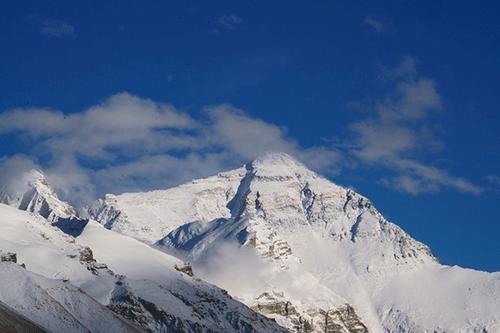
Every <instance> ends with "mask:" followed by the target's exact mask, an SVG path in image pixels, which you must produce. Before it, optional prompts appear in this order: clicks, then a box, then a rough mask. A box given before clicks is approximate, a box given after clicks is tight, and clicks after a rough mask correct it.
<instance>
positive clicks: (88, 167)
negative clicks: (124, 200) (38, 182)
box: [0, 93, 341, 203]
mask: <svg viewBox="0 0 500 333" xmlns="http://www.w3.org/2000/svg"><path fill="white" fill-rule="evenodd" d="M201 115H202V116H201V118H199V119H194V118H193V117H191V116H190V115H189V114H188V113H186V112H184V111H181V110H178V109H176V108H175V107H173V106H172V105H169V104H165V103H158V102H155V101H152V100H150V99H144V98H140V97H137V96H134V95H131V94H129V93H120V94H116V95H113V96H111V97H109V98H107V99H106V100H104V101H103V102H101V103H99V104H97V105H94V106H92V107H89V108H87V109H85V110H82V111H81V112H77V113H73V114H65V113H63V112H62V111H58V110H52V109H47V108H30V109H20V108H18V109H12V110H9V111H6V112H3V113H1V114H0V136H1V135H15V136H16V137H20V138H23V139H27V140H28V141H29V142H32V143H33V146H32V147H31V148H29V149H28V150H29V151H27V152H26V153H27V154H28V155H29V156H30V158H31V159H30V161H31V162H32V163H36V161H39V160H44V163H43V165H42V167H43V169H44V171H45V172H46V174H47V175H48V177H49V179H50V181H51V182H52V184H53V185H54V186H55V187H56V188H57V190H58V192H59V193H61V194H62V196H63V197H64V198H72V199H73V200H74V201H76V202H77V203H85V202H88V201H90V200H92V199H94V198H95V197H96V196H100V195H103V194H104V193H120V192H125V191H137V190H150V189H158V188H164V187H166V186H171V185H175V184H179V183H181V182H183V181H187V180H190V179H192V178H196V177H203V176H208V175H211V174H213V173H215V172H217V171H220V170H223V169H227V168H232V167H236V166H239V165H241V164H243V163H244V162H247V161H249V160H251V159H254V158H255V157H257V156H258V155H260V154H262V153H264V152H268V151H283V152H287V153H290V154H292V155H294V156H296V157H297V158H299V159H301V160H303V161H304V162H305V163H306V164H308V165H309V166H310V167H312V168H314V169H316V170H318V171H320V172H325V173H332V172H333V171H334V170H337V169H338V168H337V164H338V162H339V160H340V158H341V155H340V153H339V152H337V151H336V150H333V149H332V148H330V147H326V146H314V147H301V146H300V145H299V144H298V143H297V142H296V141H295V140H293V139H292V138H290V137H289V136H288V134H287V131H286V129H285V128H283V127H280V126H277V125H275V124H271V123H268V122H265V121H264V120H261V119H257V118H253V117H251V116H250V115H248V114H247V113H246V112H244V111H243V110H240V109H238V108H236V107H234V106H232V105H229V104H223V105H215V106H210V107H207V108H206V109H205V110H203V112H202V113H201ZM4 160H7V159H5V158H4ZM33 161H34V162H33ZM4 163H5V161H4Z"/></svg>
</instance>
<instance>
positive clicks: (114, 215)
mask: <svg viewBox="0 0 500 333" xmlns="http://www.w3.org/2000/svg"><path fill="white" fill-rule="evenodd" d="M244 176H245V169H244V168H240V169H237V170H234V171H230V172H224V173H220V174H218V175H217V176H214V177H210V178H207V179H203V180H199V181H198V180H194V181H192V182H191V183H188V184H184V185H181V186H179V187H176V188H172V189H169V190H162V191H151V192H145V193H125V194H121V195H111V194H108V195H106V196H105V198H104V199H99V200H98V201H96V202H95V203H94V204H93V205H91V206H90V207H88V208H87V209H86V210H84V211H82V213H81V214H80V216H82V217H90V218H93V219H95V220H96V221H98V222H99V223H101V224H103V225H104V226H105V227H106V228H108V229H111V230H114V231H117V232H120V233H122V234H125V235H129V236H131V237H134V238H136V239H139V240H141V241H144V242H146V243H149V244H152V243H155V242H156V241H158V240H159V239H161V238H162V237H164V236H165V235H167V234H168V233H169V232H170V231H172V230H174V229H175V228H177V227H179V226H181V225H183V224H186V223H190V222H194V221H199V222H208V221H211V220H213V219H216V218H219V217H230V211H229V209H228V208H227V203H228V202H229V201H230V200H231V199H232V197H233V196H234V194H235V193H236V190H237V188H238V185H239V183H240V181H241V179H242V178H243V177H244Z"/></svg>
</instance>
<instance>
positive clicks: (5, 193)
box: [0, 170, 76, 222]
mask: <svg viewBox="0 0 500 333" xmlns="http://www.w3.org/2000/svg"><path fill="white" fill-rule="evenodd" d="M0 203H4V204H7V205H10V206H14V207H16V208H18V209H21V210H26V211H28V212H32V213H37V214H40V215H42V216H43V217H45V218H46V219H47V220H49V221H50V222H55V221H56V220H57V218H69V217H71V216H74V215H75V214H76V211H75V209H74V208H73V207H71V206H70V205H69V204H68V203H66V202H64V201H62V200H60V199H59V198H58V196H57V194H56V192H55V191H54V189H53V188H52V187H51V186H50V184H49V181H48V180H47V178H46V177H45V175H44V174H43V173H42V172H41V171H39V170H30V171H28V172H26V173H24V174H23V175H21V176H20V178H19V179H16V180H15V182H13V183H12V184H0Z"/></svg>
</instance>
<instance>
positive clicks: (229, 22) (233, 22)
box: [217, 14, 245, 29]
mask: <svg viewBox="0 0 500 333" xmlns="http://www.w3.org/2000/svg"><path fill="white" fill-rule="evenodd" d="M244 23H245V20H243V19H242V18H241V17H239V16H238V15H236V14H229V15H222V16H220V17H219V19H218V20H217V24H218V25H219V27H223V28H226V29H234V28H236V27H238V26H240V25H242V24H244Z"/></svg>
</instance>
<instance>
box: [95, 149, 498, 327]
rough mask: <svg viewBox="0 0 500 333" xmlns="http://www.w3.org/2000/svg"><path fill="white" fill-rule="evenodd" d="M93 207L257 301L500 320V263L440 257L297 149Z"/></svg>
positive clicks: (387, 317) (388, 318)
mask: <svg viewBox="0 0 500 333" xmlns="http://www.w3.org/2000/svg"><path fill="white" fill-rule="evenodd" d="M88 212H89V214H90V215H91V216H93V217H95V218H96V219H97V220H98V221H99V222H100V223H102V224H103V225H105V226H106V227H107V228H109V229H111V230H115V231H118V232H120V233H123V234H125V235H129V236H132V237H135V238H136V239H138V240H141V241H144V242H146V243H148V244H153V245H154V246H155V247H157V248H159V249H161V250H162V251H164V252H166V253H170V254H174V255H176V256H178V257H179V258H182V259H183V260H188V261H191V262H193V265H194V270H195V274H198V276H201V277H202V278H205V279H208V280H209V281H212V282H214V283H216V284H218V285H220V286H221V287H223V288H226V289H228V290H229V292H230V293H232V294H233V295H235V296H237V297H239V298H240V299H241V300H243V301H244V302H245V303H247V304H248V305H255V302H256V299H257V298H258V297H259V296H260V295H262V294H263V293H264V292H269V293H272V292H276V293H278V294H280V295H283V297H284V299H286V300H287V301H290V302H291V303H292V304H293V305H294V306H295V307H297V308H298V310H299V311H302V313H306V312H307V311H308V310H310V309H312V308H313V309H318V308H319V309H330V308H332V307H337V306H340V305H342V304H345V303H348V304H351V305H352V306H353V307H354V308H355V310H356V312H357V313H358V314H359V315H360V317H361V319H362V321H363V322H364V324H365V325H367V326H368V328H369V330H370V331H371V332H382V331H390V332H400V331H405V332H428V331H430V332H433V331H436V332H482V331H483V330H486V331H488V332H498V331H500V324H499V323H500V273H484V272H478V271H473V270H468V269H463V268H459V267H448V266H444V265H440V264H439V263H438V262H437V261H436V259H435V258H434V257H433V256H432V254H431V252H430V250H429V249H428V248H427V246H425V245H424V244H422V243H420V242H418V241H416V240H414V239H412V238H411V237H410V236H409V235H407V234H406V233H405V232H404V231H403V230H401V229H400V228H399V227H398V226H396V225H395V224H392V223H390V222H388V221H387V220H385V219H384V217H383V216H381V215H380V213H379V212H378V211H377V210H376V209H375V208H374V207H373V205H372V204H371V202H370V201H369V200H368V199H366V198H364V197H363V196H361V195H359V194H357V193H355V192H354V191H352V190H349V189H346V188H343V187H340V186H337V185H335V184H333V183H331V182H330V181H328V180H326V179H324V178H322V177H320V176H318V175H317V174H315V173H314V172H312V171H310V170H308V169H307V168H305V167H304V166H303V165H302V164H301V163H299V162H297V161H295V160H294V159H293V158H291V157H290V156H288V155H286V154H269V155H266V156H264V157H262V158H260V159H257V160H256V161H254V162H253V163H251V164H249V165H247V166H245V167H242V168H239V169H236V170H233V171H229V172H223V173H220V174H218V175H216V176H214V177H209V178H206V179H201V180H195V181H192V182H191V183H188V184H185V185H181V186H178V187H175V188H172V189H168V190H162V191H153V192H146V193H126V194H122V195H116V196H115V195H109V196H106V198H105V199H103V200H100V201H98V202H96V203H95V204H94V205H93V206H92V207H91V208H90V209H89V210H88ZM91 227H92V226H91ZM92 228H94V227H92ZM274 317H275V318H276V319H277V320H278V322H279V323H281V324H283V325H287V324H290V323H289V322H288V321H287V318H286V316H279V315H276V316H274Z"/></svg>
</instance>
